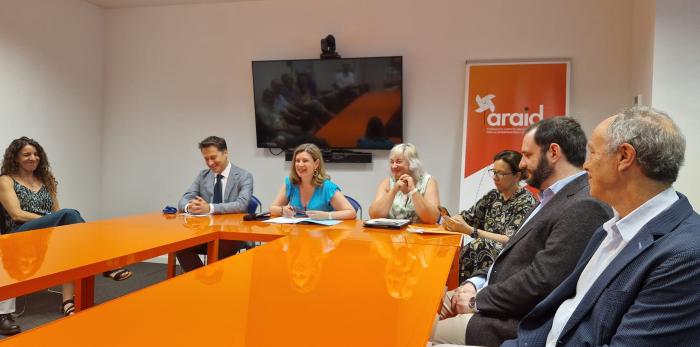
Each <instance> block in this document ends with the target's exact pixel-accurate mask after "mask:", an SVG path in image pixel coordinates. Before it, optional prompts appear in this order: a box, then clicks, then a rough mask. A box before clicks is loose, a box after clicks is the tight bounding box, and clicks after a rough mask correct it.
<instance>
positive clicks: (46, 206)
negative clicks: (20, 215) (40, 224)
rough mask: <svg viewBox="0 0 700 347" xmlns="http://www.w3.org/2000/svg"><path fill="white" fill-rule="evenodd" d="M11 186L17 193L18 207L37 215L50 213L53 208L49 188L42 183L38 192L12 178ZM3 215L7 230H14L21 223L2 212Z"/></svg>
mask: <svg viewBox="0 0 700 347" xmlns="http://www.w3.org/2000/svg"><path fill="white" fill-rule="evenodd" d="M12 181H13V182H14V184H13V187H14V189H15V193H17V199H18V200H19V207H20V208H21V209H22V210H24V211H27V212H31V213H36V214H39V215H42V216H43V215H47V214H49V213H51V210H52V208H53V198H52V197H51V193H49V189H48V188H46V186H44V185H42V186H41V188H40V189H39V191H38V192H36V193H35V192H33V191H31V190H30V189H29V188H27V187H25V186H23V185H21V184H19V183H18V182H17V181H15V180H14V179H13V180H12ZM3 214H4V215H5V227H6V228H7V231H8V232H13V231H15V230H16V229H17V228H18V227H19V226H20V225H22V223H17V222H15V221H13V220H12V218H10V215H9V214H8V213H3Z"/></svg>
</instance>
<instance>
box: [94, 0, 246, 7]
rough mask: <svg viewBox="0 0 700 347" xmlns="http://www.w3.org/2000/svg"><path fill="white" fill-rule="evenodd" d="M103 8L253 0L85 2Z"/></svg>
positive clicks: (117, 0) (111, 0) (125, 0)
mask: <svg viewBox="0 0 700 347" xmlns="http://www.w3.org/2000/svg"><path fill="white" fill-rule="evenodd" d="M85 1H87V2H89V3H91V4H93V5H97V6H99V7H102V8H107V9H109V8H124V7H145V6H168V5H182V4H204V3H212V2H240V1H253V0H85Z"/></svg>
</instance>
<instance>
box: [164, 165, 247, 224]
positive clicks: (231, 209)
mask: <svg viewBox="0 0 700 347" xmlns="http://www.w3.org/2000/svg"><path fill="white" fill-rule="evenodd" d="M215 181H216V175H215V174H214V173H213V172H212V171H211V170H209V169H206V170H202V171H201V172H200V173H199V174H198V175H197V177H196V178H195V179H194V182H193V183H192V185H191V186H190V188H189V189H187V192H186V193H185V195H183V196H182V199H180V202H179V203H178V205H177V208H178V209H179V210H180V211H184V210H185V206H187V203H188V202H189V201H190V200H191V199H194V198H196V197H197V196H201V197H202V199H204V200H206V201H207V202H209V203H211V200H212V198H213V197H214V183H215ZM252 195H253V175H251V174H250V173H249V172H248V171H245V170H243V169H241V168H239V167H238V166H236V165H233V164H231V171H230V172H229V176H228V178H227V179H226V187H224V195H223V197H222V198H223V203H221V204H214V211H213V213H215V214H220V213H238V212H246V211H247V210H248V202H249V201H250V197H251V196H252Z"/></svg>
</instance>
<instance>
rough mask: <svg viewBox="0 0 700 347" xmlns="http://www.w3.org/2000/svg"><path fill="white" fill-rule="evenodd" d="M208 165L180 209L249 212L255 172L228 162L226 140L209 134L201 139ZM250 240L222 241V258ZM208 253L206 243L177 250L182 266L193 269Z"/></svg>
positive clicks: (189, 269)
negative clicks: (253, 173) (202, 255)
mask: <svg viewBox="0 0 700 347" xmlns="http://www.w3.org/2000/svg"><path fill="white" fill-rule="evenodd" d="M199 150H200V151H201V152H202V157H203V158H204V162H205V163H206V164H207V167H208V169H205V170H202V171H201V172H200V173H199V174H198V175H197V177H196V178H195V180H194V182H193V183H192V185H191V186H190V188H189V189H188V190H187V192H186V193H185V195H183V196H182V199H180V202H179V203H178V209H179V210H180V211H181V212H187V213H190V214H221V213H240V212H246V211H247V209H248V202H249V201H250V198H251V196H252V195H253V175H251V174H250V173H249V172H248V171H245V170H243V169H241V168H239V167H237V166H235V165H233V164H231V162H229V160H228V148H227V146H226V140H224V139H222V138H220V137H217V136H209V137H207V138H206V139H204V140H202V142H200V143H199ZM247 245H248V244H247V243H245V242H240V241H222V242H220V243H219V258H224V257H226V256H229V255H233V254H236V253H237V252H238V251H239V250H241V249H242V248H245V247H247ZM202 253H206V247H205V246H204V245H202V246H197V247H192V248H188V249H185V250H182V251H180V252H177V253H176V256H177V260H178V261H179V262H180V266H181V267H182V268H183V269H184V270H185V271H191V270H194V269H196V268H199V267H201V266H203V265H204V264H203V263H202V260H201V259H200V258H199V254H202Z"/></svg>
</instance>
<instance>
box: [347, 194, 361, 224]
mask: <svg viewBox="0 0 700 347" xmlns="http://www.w3.org/2000/svg"><path fill="white" fill-rule="evenodd" d="M345 198H346V199H348V201H349V202H350V205H352V208H354V209H355V213H357V215H358V216H359V217H360V219H362V206H361V205H360V203H359V202H357V200H355V199H353V198H351V197H349V196H347V195H346V196H345ZM358 211H359V212H358Z"/></svg>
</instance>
